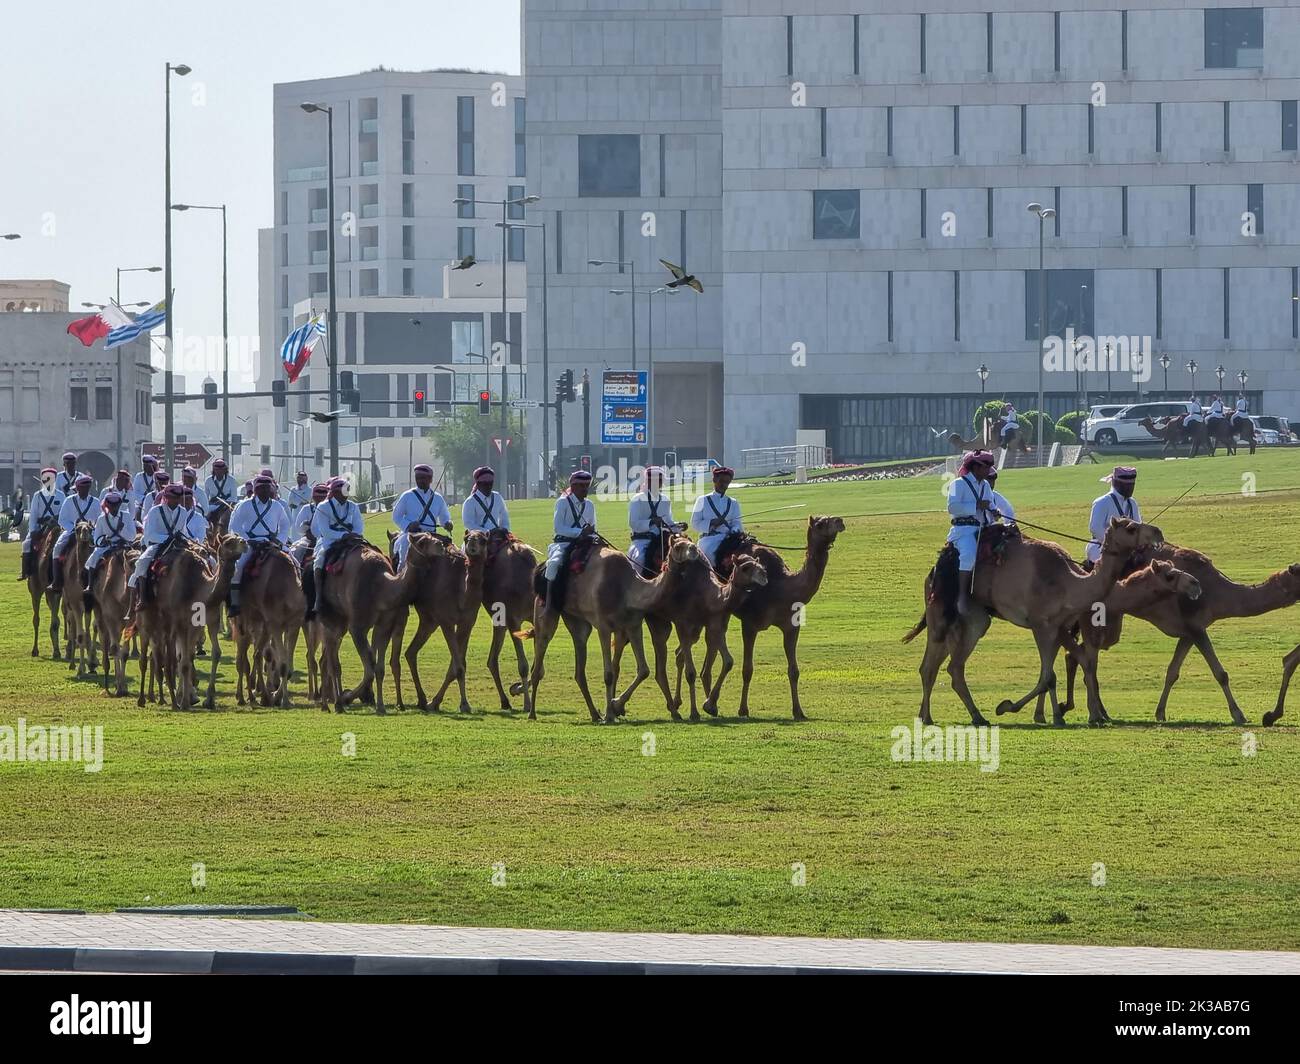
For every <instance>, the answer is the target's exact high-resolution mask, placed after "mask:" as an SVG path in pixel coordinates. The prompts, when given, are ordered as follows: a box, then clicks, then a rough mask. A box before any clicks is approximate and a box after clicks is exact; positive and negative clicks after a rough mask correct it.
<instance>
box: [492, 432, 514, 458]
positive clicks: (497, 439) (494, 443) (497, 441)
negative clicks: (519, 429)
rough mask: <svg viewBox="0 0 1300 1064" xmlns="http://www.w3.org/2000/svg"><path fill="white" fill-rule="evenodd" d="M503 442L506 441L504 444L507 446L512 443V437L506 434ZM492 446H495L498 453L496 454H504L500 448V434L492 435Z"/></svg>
mask: <svg viewBox="0 0 1300 1064" xmlns="http://www.w3.org/2000/svg"><path fill="white" fill-rule="evenodd" d="M505 443H506V446H507V447H509V446H510V445H511V444H512V443H514V439H513V437H510V436H507V437H506V440H505ZM492 446H493V447H495V448H496V449H497V453H498V454H504V453H505V452H504V451H502V450H501V437H500V436H493V437H492Z"/></svg>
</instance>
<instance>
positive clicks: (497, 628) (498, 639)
mask: <svg viewBox="0 0 1300 1064" xmlns="http://www.w3.org/2000/svg"><path fill="white" fill-rule="evenodd" d="M505 638H506V630H505V628H503V627H502V626H501V625H499V624H494V625H493V626H492V645H491V646H490V647H489V648H488V657H487V667H488V672H489V673H490V674H491V676H492V682H493V683H494V684H496V686H497V697H499V698H500V699H501V708H502V709H503V710H504V711H505V712H507V713H508V712H509V711H510V710H512V709H514V706H512V705H511V704H510V699H509V698H508V697H506V689H505V687H503V686H502V684H501V644H502V643H504V642H505Z"/></svg>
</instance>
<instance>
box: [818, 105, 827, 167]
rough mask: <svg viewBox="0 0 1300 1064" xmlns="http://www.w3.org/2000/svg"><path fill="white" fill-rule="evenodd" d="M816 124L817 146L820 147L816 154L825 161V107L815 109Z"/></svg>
mask: <svg viewBox="0 0 1300 1064" xmlns="http://www.w3.org/2000/svg"><path fill="white" fill-rule="evenodd" d="M817 124H818V144H819V145H820V148H819V150H818V153H817V154H818V155H820V156H821V157H822V158H823V159H825V158H826V108H825V107H819V108H817Z"/></svg>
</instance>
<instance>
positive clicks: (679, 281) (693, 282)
mask: <svg viewBox="0 0 1300 1064" xmlns="http://www.w3.org/2000/svg"><path fill="white" fill-rule="evenodd" d="M659 261H660V262H661V263H662V264H663V267H664V269H666V270H667V271H668V272H669V273H671V274H672V275H673V280H671V281H669V282H668V283H667V285H666V286H665V287H667V288H680V287H681V286H682V285H688V286H689V287H691V288H694V289H695V291H697V292H703V291H704V285H702V284H700V282H699V281H698V280H697V279H696V277H695V275H694V274H693V273H687V272H686V271H685V270H683V269H682V268H681V267H680V266H677V265H675V264H673V263H671V262H669V261H668V260H667V259H660V260H659Z"/></svg>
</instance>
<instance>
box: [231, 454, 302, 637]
mask: <svg viewBox="0 0 1300 1064" xmlns="http://www.w3.org/2000/svg"><path fill="white" fill-rule="evenodd" d="M274 486H275V482H274V481H272V479H271V478H270V477H268V476H263V475H262V474H260V473H259V474H258V475H257V476H255V477H254V478H253V496H252V498H249V499H245V500H244V501H243V502H241V503H240V504H239V505H238V506H236V507H235V512H234V513H232V514H231V515H230V525H229V526H228V527H229V531H230V532H231V533H233V534H234V535H236V536H238V537H239V538H240V539H242V540H243V541H244V542H245V543H247V544H248V545H249V547H250V549H249V550H246V551H244V552H243V553H242V554H240V556H239V560H238V561H236V562H235V575H234V576H233V577H232V578H231V581H230V597H229V599H228V601H227V605H228V606H229V614H230V616H231V617H238V616H239V591H240V585H241V583H242V582H243V579H244V568H245V567H246V566H247V565H248V562H249V560H250V559H251V558H252V557H253V551H252V549H251V547H252V545H253V544H254V543H271V544H274V545H275V546H277V547H285V546H287V545H288V544H289V540H290V536H291V529H290V522H289V515H288V514H287V513H285V511H284V507H283V506H281V505H280V503H279V502H278V501H277V500H276V499H273V498H272V497H271V490H272V488H274Z"/></svg>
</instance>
